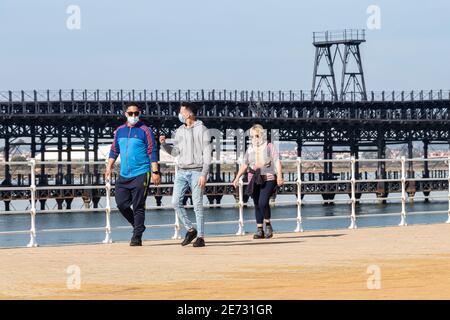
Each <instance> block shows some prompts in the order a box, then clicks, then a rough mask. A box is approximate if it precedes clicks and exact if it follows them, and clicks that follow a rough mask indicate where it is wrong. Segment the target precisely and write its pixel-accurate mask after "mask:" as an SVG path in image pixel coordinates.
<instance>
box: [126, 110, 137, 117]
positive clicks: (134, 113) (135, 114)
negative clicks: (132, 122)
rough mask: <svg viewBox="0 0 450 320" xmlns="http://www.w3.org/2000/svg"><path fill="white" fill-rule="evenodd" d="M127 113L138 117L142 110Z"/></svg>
mask: <svg viewBox="0 0 450 320" xmlns="http://www.w3.org/2000/svg"><path fill="white" fill-rule="evenodd" d="M127 114H128V115H129V116H130V117H132V116H135V117H137V116H138V115H139V114H140V112H139V111H136V112H132V111H128V112H127Z"/></svg>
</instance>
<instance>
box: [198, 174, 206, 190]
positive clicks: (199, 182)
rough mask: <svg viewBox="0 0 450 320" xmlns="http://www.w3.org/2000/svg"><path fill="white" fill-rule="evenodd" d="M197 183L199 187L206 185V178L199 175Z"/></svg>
mask: <svg viewBox="0 0 450 320" xmlns="http://www.w3.org/2000/svg"><path fill="white" fill-rule="evenodd" d="M197 185H198V186H199V187H200V188H203V187H205V186H206V178H205V176H200V178H199V179H198V183H197Z"/></svg>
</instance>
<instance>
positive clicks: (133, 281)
mask: <svg viewBox="0 0 450 320" xmlns="http://www.w3.org/2000/svg"><path fill="white" fill-rule="evenodd" d="M275 227H276V226H275ZM179 242H180V241H147V242H145V243H144V246H142V247H129V246H128V244H127V243H116V244H110V245H102V244H99V245H75V246H60V247H40V248H32V249H30V248H21V249H1V250H0V298H1V299H450V224H440V225H422V226H408V227H389V228H370V229H359V230H337V231H321V232H305V233H301V234H300V233H285V234H276V235H275V237H274V238H273V239H271V240H253V239H251V235H248V236H243V237H219V238H209V239H207V247H205V248H193V247H192V246H189V247H181V246H180V245H179ZM69 266H76V267H75V269H70V268H69ZM68 268H69V269H68ZM77 268H79V271H80V277H79V278H77V277H76V272H77ZM68 271H69V273H68ZM378 271H379V272H378ZM368 272H369V273H368ZM373 272H375V274H374V273H373ZM74 279H75V280H74ZM77 279H80V281H79V282H77ZM77 283H79V284H80V288H79V289H77V288H76V284H77ZM68 284H69V287H70V285H73V286H75V288H73V287H72V288H69V287H68Z"/></svg>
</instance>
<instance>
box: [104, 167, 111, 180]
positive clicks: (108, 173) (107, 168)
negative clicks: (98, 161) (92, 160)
mask: <svg viewBox="0 0 450 320" xmlns="http://www.w3.org/2000/svg"><path fill="white" fill-rule="evenodd" d="M111 173H112V168H111V167H110V166H107V167H106V171H105V179H106V180H111Z"/></svg>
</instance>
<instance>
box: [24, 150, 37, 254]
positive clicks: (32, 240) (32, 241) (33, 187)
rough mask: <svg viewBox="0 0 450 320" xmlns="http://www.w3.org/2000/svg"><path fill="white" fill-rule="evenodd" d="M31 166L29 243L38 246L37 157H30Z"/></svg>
mask: <svg viewBox="0 0 450 320" xmlns="http://www.w3.org/2000/svg"><path fill="white" fill-rule="evenodd" d="M29 166H30V167H31V181H30V192H31V209H30V216H31V228H30V242H29V243H28V244H27V247H28V248H33V247H37V246H38V244H37V241H36V175H35V169H36V159H34V158H33V159H30V161H29Z"/></svg>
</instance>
